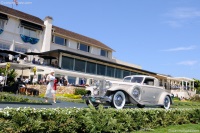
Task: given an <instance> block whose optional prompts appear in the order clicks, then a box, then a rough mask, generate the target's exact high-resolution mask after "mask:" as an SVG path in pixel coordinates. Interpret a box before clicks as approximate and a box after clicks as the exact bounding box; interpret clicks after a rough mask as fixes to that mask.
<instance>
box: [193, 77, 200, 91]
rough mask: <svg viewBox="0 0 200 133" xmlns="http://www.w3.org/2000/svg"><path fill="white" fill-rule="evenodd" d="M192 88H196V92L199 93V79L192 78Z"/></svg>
mask: <svg viewBox="0 0 200 133" xmlns="http://www.w3.org/2000/svg"><path fill="white" fill-rule="evenodd" d="M194 88H195V89H196V90H197V94H200V80H198V79H194Z"/></svg>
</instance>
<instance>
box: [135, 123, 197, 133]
mask: <svg viewBox="0 0 200 133" xmlns="http://www.w3.org/2000/svg"><path fill="white" fill-rule="evenodd" d="M143 132H146V133H200V124H183V125H174V126H168V127H160V128H156V129H146V131H145V130H142V131H137V132H136V133H143Z"/></svg>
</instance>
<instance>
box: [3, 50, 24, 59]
mask: <svg viewBox="0 0 200 133" xmlns="http://www.w3.org/2000/svg"><path fill="white" fill-rule="evenodd" d="M0 52H1V53H6V54H11V55H13V56H15V55H20V56H21V58H24V57H27V55H26V54H24V53H21V52H16V51H11V50H6V49H4V50H3V49H0Z"/></svg>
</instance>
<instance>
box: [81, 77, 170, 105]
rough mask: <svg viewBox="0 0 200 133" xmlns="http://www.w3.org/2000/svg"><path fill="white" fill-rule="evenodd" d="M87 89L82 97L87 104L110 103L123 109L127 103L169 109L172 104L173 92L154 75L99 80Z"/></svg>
mask: <svg viewBox="0 0 200 133" xmlns="http://www.w3.org/2000/svg"><path fill="white" fill-rule="evenodd" d="M86 90H87V95H85V96H83V97H82V98H83V99H84V100H85V101H86V104H87V105H93V106H95V107H97V106H98V105H99V104H110V105H111V106H112V107H115V108H117V109H122V108H123V107H124V106H125V104H135V105H137V106H138V107H139V108H143V107H145V105H157V106H160V107H162V108H165V109H169V108H170V105H171V104H172V97H171V94H170V93H168V92H166V91H165V88H164V87H162V86H159V81H158V79H157V78H155V77H152V76H145V75H133V76H127V77H125V78H124V79H123V82H117V81H107V80H99V81H97V82H96V83H95V85H94V86H90V87H87V88H86Z"/></svg>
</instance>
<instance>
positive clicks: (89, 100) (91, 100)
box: [85, 93, 99, 107]
mask: <svg viewBox="0 0 200 133" xmlns="http://www.w3.org/2000/svg"><path fill="white" fill-rule="evenodd" d="M87 96H91V93H88V94H87ZM85 102H86V104H87V105H88V106H89V105H92V106H94V107H98V106H99V103H96V102H95V101H94V100H93V98H90V99H87V100H85Z"/></svg>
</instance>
